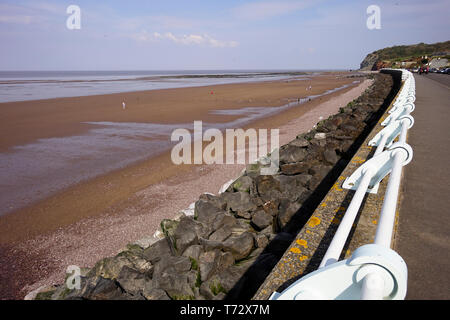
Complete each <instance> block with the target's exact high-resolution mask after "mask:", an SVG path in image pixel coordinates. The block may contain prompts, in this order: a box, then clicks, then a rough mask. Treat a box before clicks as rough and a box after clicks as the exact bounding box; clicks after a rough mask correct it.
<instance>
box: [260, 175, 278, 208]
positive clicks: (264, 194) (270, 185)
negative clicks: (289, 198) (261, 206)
mask: <svg viewBox="0 0 450 320" xmlns="http://www.w3.org/2000/svg"><path fill="white" fill-rule="evenodd" d="M255 182H256V188H257V190H258V194H259V195H260V197H261V199H262V200H263V201H264V202H267V201H270V200H274V199H279V198H280V196H281V189H280V182H279V181H278V180H276V179H275V178H274V177H273V176H258V177H257V178H256V180H255Z"/></svg>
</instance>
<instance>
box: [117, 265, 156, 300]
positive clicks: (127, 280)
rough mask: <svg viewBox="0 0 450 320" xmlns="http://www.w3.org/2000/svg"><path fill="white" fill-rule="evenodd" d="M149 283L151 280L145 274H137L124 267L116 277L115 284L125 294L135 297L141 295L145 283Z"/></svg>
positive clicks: (135, 271)
mask: <svg viewBox="0 0 450 320" xmlns="http://www.w3.org/2000/svg"><path fill="white" fill-rule="evenodd" d="M149 281H150V282H151V279H150V278H149V277H147V276H146V275H145V274H143V273H140V272H138V271H137V270H134V269H132V268H130V267H127V266H124V267H123V268H122V270H121V271H120V273H119V276H118V277H117V282H118V283H119V284H120V287H121V288H122V289H123V290H125V291H126V292H127V293H129V294H131V295H133V296H137V295H140V294H141V293H142V291H143V290H144V287H145V285H146V282H149Z"/></svg>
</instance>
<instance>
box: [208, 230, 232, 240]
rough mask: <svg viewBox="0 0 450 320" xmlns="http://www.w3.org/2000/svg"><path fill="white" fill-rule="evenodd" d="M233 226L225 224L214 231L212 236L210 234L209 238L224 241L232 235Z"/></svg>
mask: <svg viewBox="0 0 450 320" xmlns="http://www.w3.org/2000/svg"><path fill="white" fill-rule="evenodd" d="M231 230H232V229H231V227H229V226H223V227H222V228H220V229H218V230H216V231H214V232H213V233H212V234H211V235H210V236H209V240H213V241H224V240H226V239H227V238H228V237H229V236H231Z"/></svg>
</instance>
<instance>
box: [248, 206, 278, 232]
mask: <svg viewBox="0 0 450 320" xmlns="http://www.w3.org/2000/svg"><path fill="white" fill-rule="evenodd" d="M272 222H273V217H272V215H270V214H268V213H266V212H265V211H264V210H258V211H256V212H255V213H254V214H253V216H252V224H253V225H254V226H255V227H256V229H257V230H262V229H265V228H267V227H268V226H269V225H271V224H272Z"/></svg>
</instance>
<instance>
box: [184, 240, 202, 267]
mask: <svg viewBox="0 0 450 320" xmlns="http://www.w3.org/2000/svg"><path fill="white" fill-rule="evenodd" d="M202 253H203V246H202V245H199V244H196V245H193V246H190V247H188V248H187V249H186V250H184V252H183V256H185V257H188V258H190V259H191V268H192V263H193V261H192V260H194V261H195V262H194V263H196V264H197V266H198V259H199V258H200V255H201V254H202ZM195 269H197V268H195Z"/></svg>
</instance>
